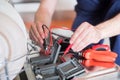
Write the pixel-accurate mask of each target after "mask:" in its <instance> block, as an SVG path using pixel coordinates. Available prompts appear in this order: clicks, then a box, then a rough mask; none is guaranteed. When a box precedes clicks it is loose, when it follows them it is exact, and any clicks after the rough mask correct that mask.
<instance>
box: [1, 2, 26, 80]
mask: <svg viewBox="0 0 120 80" xmlns="http://www.w3.org/2000/svg"><path fill="white" fill-rule="evenodd" d="M27 37H28V36H27V32H26V29H25V25H24V23H23V21H22V19H21V17H20V16H19V14H18V13H17V11H16V10H15V9H14V8H13V7H12V6H11V4H9V3H8V0H1V1H0V80H13V78H14V77H15V76H16V75H17V74H18V73H19V72H20V70H21V68H22V67H23V65H24V62H25V55H26V53H27Z"/></svg>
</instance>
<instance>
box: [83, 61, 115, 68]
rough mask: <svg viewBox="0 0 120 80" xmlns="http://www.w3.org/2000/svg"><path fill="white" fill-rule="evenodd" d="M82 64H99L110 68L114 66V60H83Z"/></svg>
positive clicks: (89, 65)
mask: <svg viewBox="0 0 120 80" xmlns="http://www.w3.org/2000/svg"><path fill="white" fill-rule="evenodd" d="M82 64H83V65H84V66H86V67H91V66H100V67H106V68H112V67H114V66H115V63H114V62H101V61H96V60H84V61H83V62H82Z"/></svg>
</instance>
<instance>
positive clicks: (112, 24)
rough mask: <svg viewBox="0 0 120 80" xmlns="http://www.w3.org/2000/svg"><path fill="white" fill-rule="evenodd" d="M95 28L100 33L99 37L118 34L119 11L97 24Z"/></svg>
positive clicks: (119, 25) (119, 30) (119, 28)
mask: <svg viewBox="0 0 120 80" xmlns="http://www.w3.org/2000/svg"><path fill="white" fill-rule="evenodd" d="M96 28H97V29H98V30H99V31H100V33H101V39H103V38H107V37H112V36H115V35H118V34H120V13H119V14H118V15H116V16H115V17H113V18H112V19H110V20H107V21H105V22H103V23H100V24H98V25H97V26H96Z"/></svg>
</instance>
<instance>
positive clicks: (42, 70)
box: [35, 64, 61, 80]
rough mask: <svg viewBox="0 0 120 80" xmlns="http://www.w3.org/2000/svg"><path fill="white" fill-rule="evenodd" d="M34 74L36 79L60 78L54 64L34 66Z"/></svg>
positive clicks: (52, 79)
mask: <svg viewBox="0 0 120 80" xmlns="http://www.w3.org/2000/svg"><path fill="white" fill-rule="evenodd" d="M35 74H36V78H37V80H61V77H60V75H59V74H58V72H57V69H56V65H55V64H50V65H46V66H37V67H35Z"/></svg>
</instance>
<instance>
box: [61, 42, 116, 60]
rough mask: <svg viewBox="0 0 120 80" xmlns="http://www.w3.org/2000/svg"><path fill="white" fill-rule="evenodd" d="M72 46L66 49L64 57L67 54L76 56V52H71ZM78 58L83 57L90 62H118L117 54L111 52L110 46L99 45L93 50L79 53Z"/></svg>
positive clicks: (93, 47)
mask: <svg viewBox="0 0 120 80" xmlns="http://www.w3.org/2000/svg"><path fill="white" fill-rule="evenodd" d="M71 46H72V45H69V46H68V47H67V48H66V50H65V52H64V54H63V56H62V57H64V56H65V55H66V54H67V53H72V54H73V55H76V52H71V51H70V47H71ZM77 56H79V57H81V56H82V57H84V58H85V59H88V60H96V61H102V62H114V61H115V60H116V57H117V54H116V53H115V52H112V51H110V48H109V46H108V45H103V44H99V45H94V46H92V48H89V49H86V50H83V51H81V52H78V53H77Z"/></svg>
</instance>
